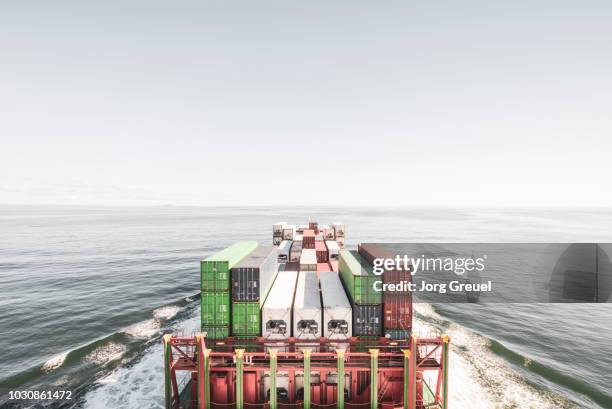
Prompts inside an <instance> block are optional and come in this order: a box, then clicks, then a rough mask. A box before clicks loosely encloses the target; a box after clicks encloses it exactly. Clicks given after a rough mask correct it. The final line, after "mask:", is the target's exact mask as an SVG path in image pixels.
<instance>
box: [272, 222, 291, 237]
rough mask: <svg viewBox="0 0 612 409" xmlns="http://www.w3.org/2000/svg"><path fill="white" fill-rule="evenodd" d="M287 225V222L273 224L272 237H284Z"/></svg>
mask: <svg viewBox="0 0 612 409" xmlns="http://www.w3.org/2000/svg"><path fill="white" fill-rule="evenodd" d="M286 225H287V223H286V222H277V223H274V224H273V225H272V237H282V236H283V227H285V226H286Z"/></svg>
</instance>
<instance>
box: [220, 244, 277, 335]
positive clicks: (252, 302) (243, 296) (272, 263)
mask: <svg viewBox="0 0 612 409" xmlns="http://www.w3.org/2000/svg"><path fill="white" fill-rule="evenodd" d="M277 272H278V250H277V249H276V247H274V246H261V247H258V248H257V249H256V250H254V251H253V252H252V253H251V254H250V255H249V256H247V257H246V258H244V259H243V260H242V261H241V262H239V263H238V264H237V265H235V266H234V267H233V268H232V269H231V271H230V273H231V280H232V326H231V327H232V335H233V336H236V337H241V338H255V337H257V336H259V335H261V306H262V305H263V302H264V300H265V299H266V296H267V295H268V291H269V289H270V286H271V285H272V283H273V282H274V279H275V278H276V274H277Z"/></svg>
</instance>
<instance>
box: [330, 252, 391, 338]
mask: <svg viewBox="0 0 612 409" xmlns="http://www.w3.org/2000/svg"><path fill="white" fill-rule="evenodd" d="M338 268H339V270H340V277H341V279H342V283H343V284H344V288H345V290H346V294H347V295H348V297H349V299H350V301H351V305H352V308H353V335H354V336H361V337H379V336H381V335H382V332H383V331H382V324H383V323H382V294H381V292H380V291H376V290H374V283H375V282H376V281H380V277H378V276H377V275H375V274H374V273H373V271H372V266H370V265H369V264H368V263H367V262H366V261H365V260H364V259H363V258H362V257H361V256H360V255H359V253H358V252H357V251H355V250H340V260H339V262H338Z"/></svg>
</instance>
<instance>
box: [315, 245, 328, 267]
mask: <svg viewBox="0 0 612 409" xmlns="http://www.w3.org/2000/svg"><path fill="white" fill-rule="evenodd" d="M315 252H316V254H317V263H326V262H328V261H329V257H328V254H327V246H326V245H325V242H324V241H316V242H315Z"/></svg>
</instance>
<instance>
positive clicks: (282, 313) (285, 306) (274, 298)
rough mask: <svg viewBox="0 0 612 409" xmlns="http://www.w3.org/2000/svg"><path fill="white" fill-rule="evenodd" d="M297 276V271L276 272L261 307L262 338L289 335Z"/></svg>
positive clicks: (280, 337) (278, 337) (283, 337)
mask: <svg viewBox="0 0 612 409" xmlns="http://www.w3.org/2000/svg"><path fill="white" fill-rule="evenodd" d="M297 277H298V272H297V271H289V270H288V271H281V272H279V273H278V274H277V276H276V280H275V281H274V284H273V285H272V288H271V289H270V292H269V293H268V297H267V298H266V300H265V302H264V305H263V308H262V314H261V315H262V319H261V322H262V335H263V337H264V338H267V339H287V338H289V337H290V336H291V328H292V320H291V309H292V306H293V298H294V295H295V286H296V283H297Z"/></svg>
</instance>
